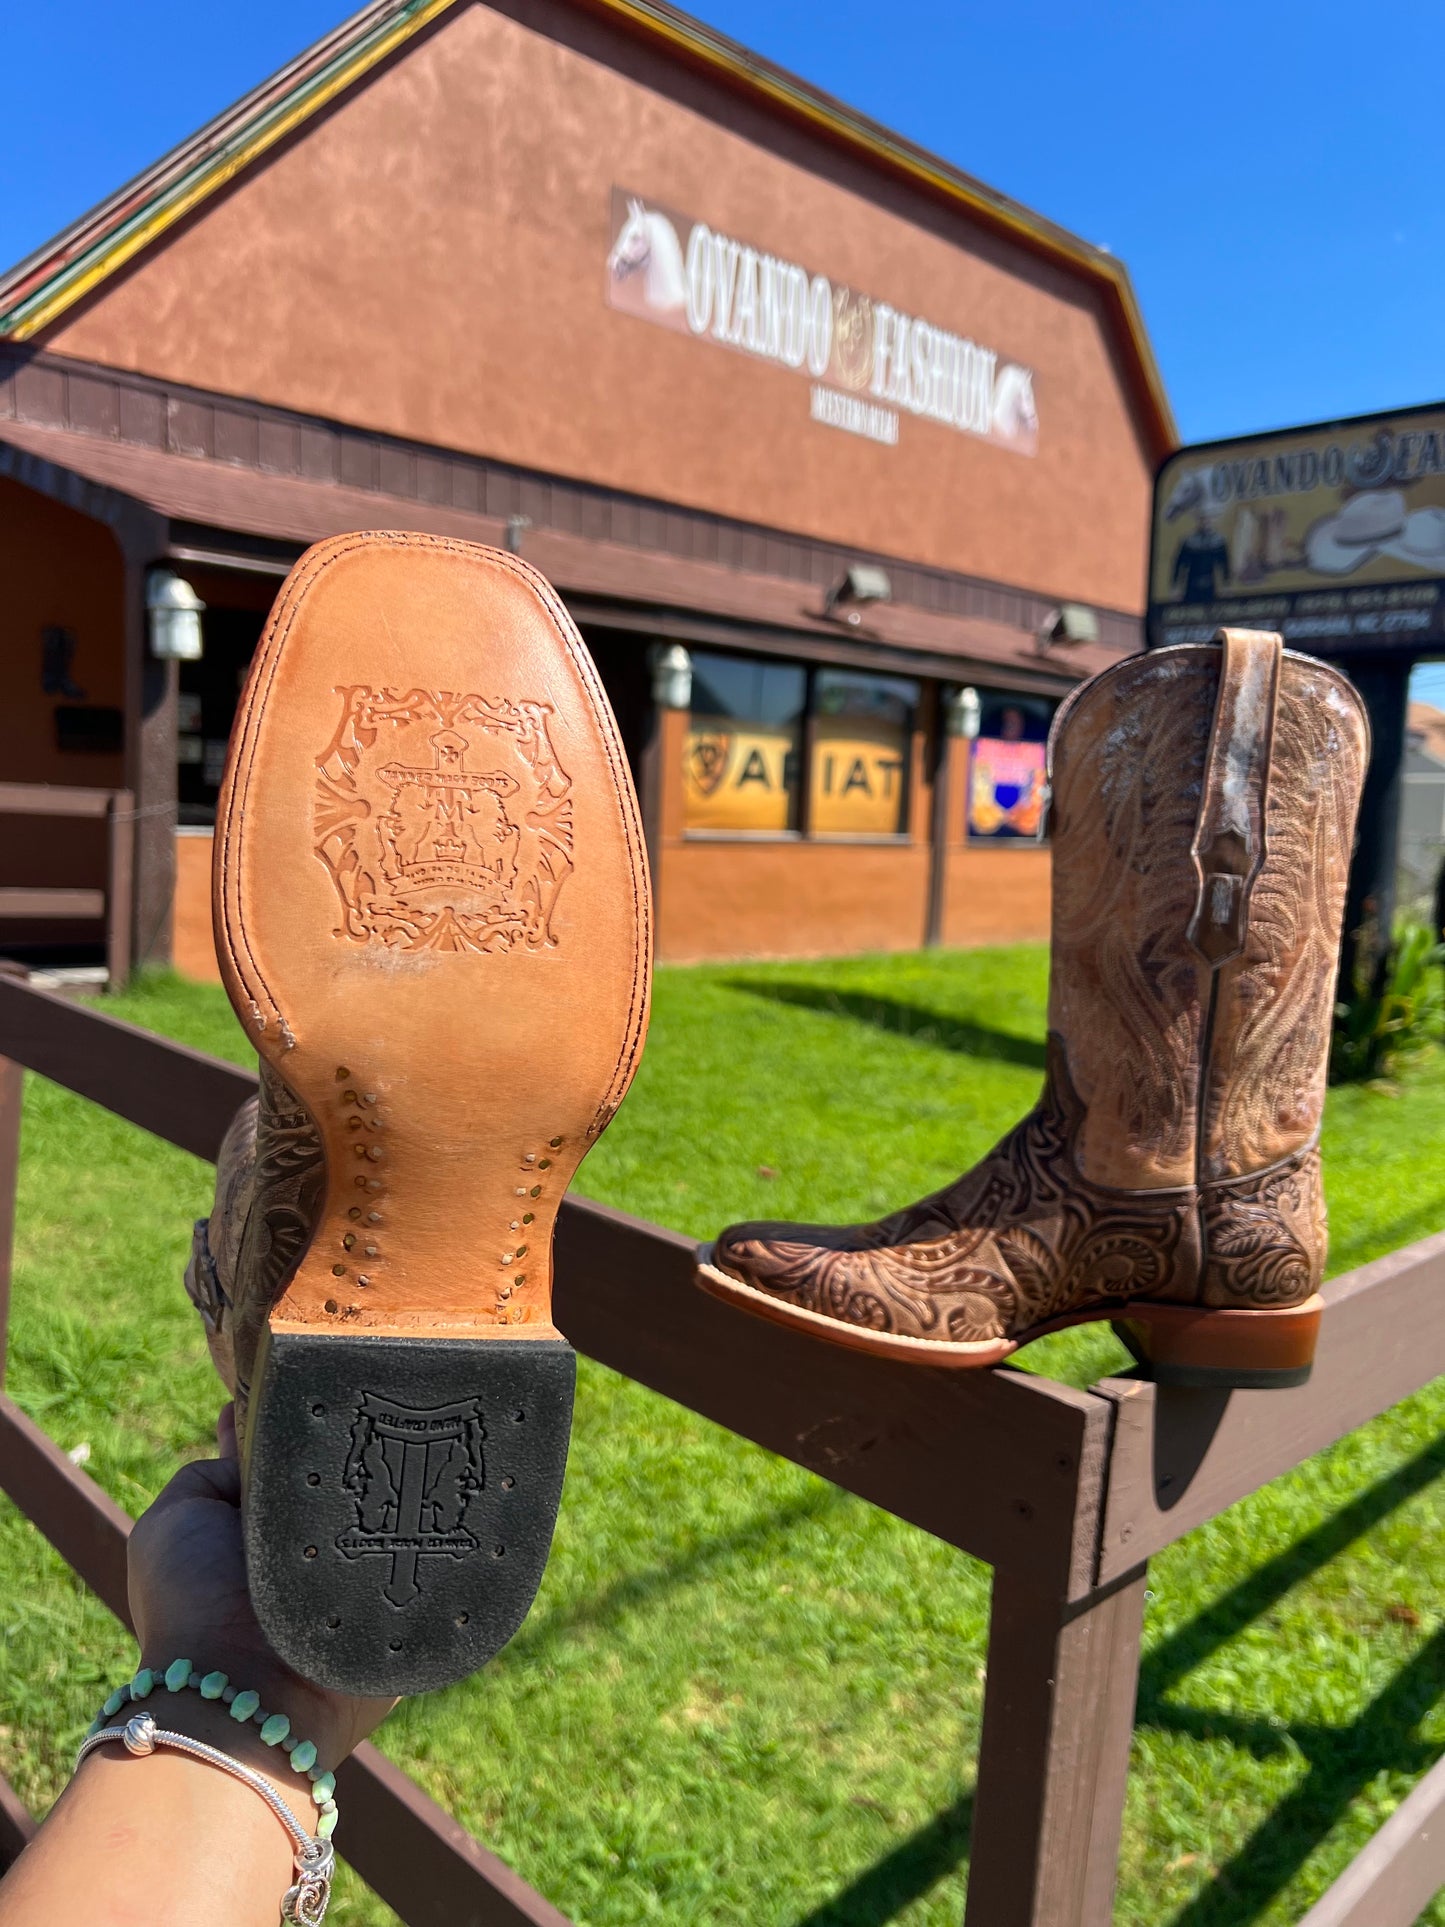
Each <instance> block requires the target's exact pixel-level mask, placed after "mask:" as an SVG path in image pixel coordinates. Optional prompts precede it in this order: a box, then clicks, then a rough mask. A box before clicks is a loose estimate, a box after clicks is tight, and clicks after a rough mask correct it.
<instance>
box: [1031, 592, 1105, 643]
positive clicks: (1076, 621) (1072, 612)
mask: <svg viewBox="0 0 1445 1927" xmlns="http://www.w3.org/2000/svg"><path fill="white" fill-rule="evenodd" d="M1098 640H1099V618H1098V617H1097V616H1096V615H1095V614H1094V611H1093V610H1092V609H1086V608H1085V607H1084V605H1083V603H1082V602H1061V603H1060V604H1059V606H1058V608H1057V609H1050V611H1049V613H1048V614H1047V615H1046V616H1045V617H1044V619H1043V621H1042V622H1041V623H1040V624H1039V632H1038V634H1037V636H1035V638H1034V647H1035V649H1037V650H1038V652H1039V654H1040V655H1041V656H1043V655H1047V654H1048V652H1049V650H1050V649H1052V648H1054V647H1056V646H1058V647H1062V648H1065V649H1070V648H1073V647H1074V646H1075V645H1076V644H1077V643H1081V642H1097V641H1098Z"/></svg>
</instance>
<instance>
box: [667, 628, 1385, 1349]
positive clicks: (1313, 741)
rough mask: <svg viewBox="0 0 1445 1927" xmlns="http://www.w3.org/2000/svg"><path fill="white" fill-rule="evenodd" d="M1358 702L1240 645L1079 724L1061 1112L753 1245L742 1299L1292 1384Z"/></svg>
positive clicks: (967, 1342)
mask: <svg viewBox="0 0 1445 1927" xmlns="http://www.w3.org/2000/svg"><path fill="white" fill-rule="evenodd" d="M1367 755H1368V728H1367V724H1366V720H1365V715H1364V710H1363V707H1362V705H1361V703H1360V700H1359V698H1358V696H1357V695H1356V694H1355V692H1354V690H1353V689H1352V688H1351V686H1350V684H1349V683H1348V682H1347V681H1346V680H1345V678H1344V677H1343V676H1342V675H1340V674H1339V672H1338V671H1336V670H1334V669H1331V668H1329V667H1327V666H1326V665H1325V664H1323V663H1319V662H1315V661H1312V660H1311V659H1310V658H1309V657H1306V656H1297V655H1294V654H1289V653H1285V652H1283V651H1282V649H1281V645H1280V641H1279V638H1278V637H1277V636H1266V635H1263V634H1259V633H1256V632H1252V631H1248V630H1223V631H1221V632H1220V635H1219V637H1218V638H1217V639H1216V641H1215V642H1214V643H1212V644H1204V645H1187V646H1183V647H1179V648H1171V649H1161V650H1158V651H1156V652H1155V653H1153V654H1151V655H1146V656H1138V657H1133V658H1131V659H1130V660H1128V661H1126V662H1122V663H1119V664H1117V665H1116V666H1115V667H1114V668H1112V669H1109V670H1106V671H1105V672H1104V674H1103V675H1101V676H1098V677H1096V678H1095V679H1094V680H1093V681H1092V682H1090V683H1088V684H1086V685H1085V686H1084V687H1083V688H1081V689H1080V690H1078V691H1077V692H1075V694H1073V695H1072V696H1071V697H1070V698H1069V699H1068V701H1067V702H1066V703H1065V704H1064V705H1063V707H1062V708H1061V709H1060V711H1059V713H1058V715H1057V716H1056V718H1055V720H1054V726H1053V730H1052V733H1051V738H1050V745H1049V767H1050V779H1051V783H1052V797H1053V804H1052V807H1053V830H1052V841H1053V854H1054V863H1053V876H1054V905H1053V972H1052V980H1051V984H1050V992H1049V1033H1050V1034H1049V1048H1048V1070H1047V1074H1046V1078H1045V1083H1044V1090H1043V1095H1042V1097H1041V1098H1040V1100H1039V1103H1038V1105H1037V1107H1036V1108H1035V1109H1034V1110H1033V1111H1032V1112H1031V1113H1030V1115H1029V1116H1028V1117H1026V1118H1025V1119H1024V1120H1023V1122H1022V1123H1021V1124H1019V1125H1018V1126H1016V1127H1015V1129H1014V1130H1013V1131H1011V1132H1010V1133H1009V1135H1008V1136H1007V1137H1006V1138H1005V1139H1004V1140H1003V1142H1002V1143H1001V1144H999V1145H998V1146H997V1147H996V1148H995V1149H994V1150H993V1151H992V1152H990V1153H989V1155H988V1156H987V1157H986V1158H985V1159H984V1160H983V1162H982V1163H981V1164H979V1165H977V1166H976V1167H975V1168H974V1169H973V1170H972V1171H969V1172H968V1173H966V1174H965V1175H964V1176H963V1177H961V1178H960V1179H958V1181H957V1182H956V1183H954V1184H952V1185H949V1186H948V1187H947V1189H945V1190H943V1191H939V1192H936V1193H935V1194H934V1195H933V1196H932V1197H930V1198H925V1199H923V1201H922V1202H921V1203H919V1204H915V1205H910V1206H909V1207H908V1208H907V1209H906V1210H903V1211H900V1212H897V1213H895V1214H894V1215H893V1216H892V1217H889V1218H885V1219H883V1220H882V1222H881V1223H877V1224H869V1225H857V1226H850V1227H848V1228H846V1229H834V1228H830V1227H826V1226H815V1225H789V1224H742V1225H733V1226H732V1227H731V1228H730V1229H728V1230H726V1231H724V1232H723V1233H722V1235H721V1237H719V1238H718V1240H717V1242H716V1244H715V1245H714V1246H713V1247H712V1249H711V1251H710V1252H706V1251H705V1252H704V1253H703V1254H702V1257H703V1262H702V1264H701V1266H700V1270H699V1282H700V1283H701V1284H702V1285H703V1286H704V1288H705V1289H707V1290H708V1291H711V1292H713V1293H715V1294H716V1295H717V1296H718V1297H721V1298H726V1299H728V1300H729V1301H730V1302H732V1303H734V1304H737V1305H739V1306H742V1307H744V1308H745V1309H747V1310H749V1311H752V1312H755V1313H757V1314H759V1315H761V1316H763V1317H766V1318H771V1319H774V1320H776V1321H777V1322H779V1323H781V1324H787V1325H794V1326H797V1327H799V1328H800V1329H803V1330H806V1331H810V1332H814V1333H816V1334H817V1335H818V1336H819V1337H823V1338H828V1339H831V1340H832V1341H833V1342H834V1343H837V1344H842V1345H850V1346H853V1347H855V1348H856V1349H858V1350H862V1351H870V1352H877V1353H880V1354H883V1355H885V1356H889V1357H894V1358H910V1359H913V1360H915V1361H917V1362H918V1363H920V1364H925V1365H965V1366H966V1365H991V1364H995V1363H997V1361H998V1360H1000V1359H1003V1358H1006V1357H1007V1356H1008V1355H1009V1354H1010V1353H1011V1352H1014V1351H1016V1350H1017V1349H1018V1348H1019V1346H1020V1345H1024V1344H1027V1343H1028V1341H1029V1340H1030V1339H1031V1338H1037V1337H1039V1336H1041V1335H1042V1334H1043V1333H1044V1332H1049V1331H1054V1330H1057V1329H1058V1328H1059V1327H1061V1326H1064V1325H1070V1324H1075V1323H1078V1322H1080V1321H1082V1320H1085V1319H1097V1318H1112V1319H1114V1320H1115V1321H1116V1329H1118V1330H1119V1331H1120V1335H1121V1336H1122V1337H1124V1338H1125V1340H1126V1342H1127V1343H1128V1344H1129V1345H1130V1347H1131V1349H1132V1350H1133V1351H1134V1353H1135V1355H1136V1357H1138V1358H1139V1359H1140V1360H1141V1362H1143V1363H1145V1364H1147V1365H1148V1366H1149V1367H1150V1369H1151V1370H1152V1373H1153V1375H1154V1376H1155V1377H1156V1378H1160V1379H1164V1380H1170V1381H1173V1382H1176V1383H1181V1384H1229V1385H1290V1384H1298V1383H1300V1382H1302V1381H1303V1380H1304V1379H1305V1378H1306V1377H1308V1375H1309V1369H1310V1365H1311V1363H1312V1361H1313V1358H1314V1347H1315V1338H1316V1335H1317V1332H1318V1327H1319V1311H1320V1299H1319V1297H1318V1288H1319V1283H1320V1279H1321V1276H1322V1273H1323V1268H1324V1259H1325V1213H1324V1199H1323V1195H1322V1192H1321V1188H1320V1170H1319V1150H1318V1148H1317V1143H1318V1134H1319V1124H1320V1113H1321V1108H1322V1105H1323V1101H1324V1087H1325V1070H1326V1058H1327V1054H1328V1048H1329V1037H1330V1021H1331V1015H1332V1011H1333V1004H1334V985H1335V974H1336V968H1337V958H1338V950H1339V940H1340V923H1341V918H1342V915H1343V906H1344V895H1345V880H1346V873H1347V870H1348V865H1349V855H1350V849H1351V845H1352V842H1353V838H1354V826H1355V812H1356V809H1357V807H1358V803H1359V795H1360V786H1361V783H1362V781H1363V778H1364V769H1365V762H1366V759H1367Z"/></svg>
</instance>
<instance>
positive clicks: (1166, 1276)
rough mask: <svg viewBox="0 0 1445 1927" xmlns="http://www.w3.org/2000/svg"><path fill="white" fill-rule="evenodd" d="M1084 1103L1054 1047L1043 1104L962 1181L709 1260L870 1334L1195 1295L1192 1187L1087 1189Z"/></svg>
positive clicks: (1015, 1332)
mask: <svg viewBox="0 0 1445 1927" xmlns="http://www.w3.org/2000/svg"><path fill="white" fill-rule="evenodd" d="M1080 1115H1081V1106H1080V1105H1079V1103H1078V1100H1077V1098H1075V1097H1074V1095H1073V1092H1072V1089H1071V1087H1070V1085H1069V1081H1068V1071H1067V1068H1066V1065H1065V1063H1064V1056H1063V1050H1062V1046H1061V1045H1060V1044H1059V1041H1058V1039H1057V1038H1051V1039H1050V1064H1049V1076H1048V1080H1047V1082H1046V1084H1045V1088H1044V1094H1043V1097H1042V1098H1041V1100H1040V1102H1039V1104H1038V1106H1037V1107H1036V1108H1035V1109H1034V1110H1033V1111H1031V1112H1030V1113H1029V1115H1028V1116H1027V1117H1026V1118H1024V1120H1023V1121H1022V1123H1020V1124H1019V1125H1017V1126H1016V1127H1015V1129H1014V1130H1012V1131H1011V1132H1010V1133H1009V1135H1008V1136H1007V1137H1006V1138H1004V1140H1003V1141H1002V1143H1001V1144H999V1145H997V1146H996V1147H995V1149H994V1150H993V1151H991V1152H990V1153H989V1155H988V1156H987V1157H986V1158H985V1159H984V1160H983V1162H982V1163H981V1164H978V1165H976V1166H975V1167H974V1169H973V1170H972V1171H970V1172H968V1173H966V1175H965V1176H963V1177H962V1178H960V1179H959V1180H958V1181H957V1183H955V1184H952V1185H950V1186H949V1187H948V1188H947V1189H946V1190H943V1191H938V1192H935V1193H934V1195H933V1196H932V1197H929V1198H924V1199H923V1200H922V1201H921V1202H920V1203H918V1204H914V1205H910V1206H908V1207H907V1209H906V1210H903V1211H899V1212H895V1213H894V1214H893V1215H892V1216H891V1217H888V1218H884V1219H882V1220H880V1221H879V1222H878V1223H876V1224H870V1225H859V1226H853V1227H848V1228H841V1229H840V1228H831V1227H827V1226H817V1227H814V1226H808V1225H769V1224H744V1225H734V1226H732V1227H731V1228H730V1229H729V1230H727V1231H725V1232H723V1234H722V1236H721V1237H720V1238H719V1239H718V1240H717V1243H716V1245H715V1246H714V1262H715V1263H716V1264H717V1265H718V1266H719V1267H720V1268H721V1269H722V1270H724V1271H726V1272H731V1273H732V1274H733V1275H734V1276H736V1277H738V1278H740V1279H741V1280H742V1281H743V1282H744V1283H746V1284H750V1285H753V1286H756V1287H757V1288H759V1289H760V1290H763V1291H767V1292H770V1293H772V1294H773V1295H774V1296H776V1297H779V1298H782V1299H786V1300H787V1301H788V1302H789V1303H791V1304H795V1305H800V1306H802V1307H803V1308H804V1309H806V1310H808V1311H815V1312H820V1313H822V1314H823V1315H824V1316H826V1317H830V1318H836V1319H839V1320H841V1321H843V1322H844V1323H846V1324H850V1325H861V1326H864V1327H866V1328H867V1329H869V1330H871V1331H880V1332H892V1333H895V1334H898V1335H901V1336H904V1337H909V1338H924V1339H935V1340H942V1341H948V1342H954V1343H961V1342H971V1341H978V1340H986V1339H991V1338H1002V1337H1009V1338H1017V1337H1020V1336H1022V1334H1023V1333H1024V1332H1026V1331H1030V1330H1032V1329H1034V1328H1035V1327H1036V1326H1039V1325H1041V1324H1044V1323H1046V1322H1047V1321H1048V1320H1050V1319H1052V1318H1055V1317H1058V1316H1060V1315H1061V1314H1063V1313H1066V1312H1070V1311H1073V1310H1075V1309H1078V1308H1079V1307H1082V1306H1091V1305H1102V1304H1109V1303H1113V1302H1116V1301H1117V1302H1123V1301H1125V1300H1127V1299H1130V1298H1142V1297H1152V1298H1178V1297H1187V1296H1189V1295H1191V1294H1192V1290H1193V1286H1194V1281H1195V1279H1196V1277H1197V1275H1198V1264H1199V1258H1198V1248H1197V1242H1196V1240H1197V1232H1196V1227H1195V1212H1194V1196H1193V1193H1192V1191H1183V1192H1181V1191H1154V1192H1147V1191H1141V1192H1134V1193H1116V1192H1108V1191H1104V1190H1102V1189H1101V1188H1099V1187H1097V1186H1093V1185H1089V1184H1087V1183H1085V1182H1083V1181H1082V1180H1081V1179H1080V1177H1079V1175H1078V1172H1077V1170H1076V1169H1075V1165H1074V1158H1073V1142H1074V1138H1075V1135H1076V1132H1077V1126H1078V1121H1079V1117H1080Z"/></svg>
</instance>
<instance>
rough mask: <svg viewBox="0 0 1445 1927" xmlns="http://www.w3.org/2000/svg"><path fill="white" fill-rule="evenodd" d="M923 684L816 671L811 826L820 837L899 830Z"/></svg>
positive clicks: (903, 818)
mask: <svg viewBox="0 0 1445 1927" xmlns="http://www.w3.org/2000/svg"><path fill="white" fill-rule="evenodd" d="M917 707H918V685H917V683H915V682H906V681H904V680H903V679H902V678H901V677H897V676H869V675H861V674H857V673H855V672H853V671H851V670H846V669H819V670H817V671H815V672H814V676H813V740H812V781H811V785H810V788H809V793H808V795H809V815H808V825H809V828H810V829H811V830H812V831H813V833H814V835H816V836H899V835H901V834H902V833H903V832H904V831H905V830H906V829H907V828H908V763H909V750H910V747H911V745H912V739H913V718H914V713H915V711H916V710H917Z"/></svg>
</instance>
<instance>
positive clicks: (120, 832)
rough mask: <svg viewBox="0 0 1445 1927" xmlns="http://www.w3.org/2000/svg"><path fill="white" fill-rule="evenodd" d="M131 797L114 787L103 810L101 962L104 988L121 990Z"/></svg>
mask: <svg viewBox="0 0 1445 1927" xmlns="http://www.w3.org/2000/svg"><path fill="white" fill-rule="evenodd" d="M135 823H136V817H135V797H134V796H133V795H132V794H131V792H130V791H129V790H117V791H116V793H115V795H114V796H112V797H111V799H110V802H109V804H108V806H107V808H106V813H105V830H106V845H107V847H106V880H105V962H106V973H107V976H108V979H109V981H108V983H107V986H106V987H107V989H109V990H110V991H111V992H112V993H114V992H116V991H119V990H124V989H125V986H126V980H127V979H128V978H129V976H130V957H131V949H130V912H131V896H132V883H133V871H134V868H135Z"/></svg>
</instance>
